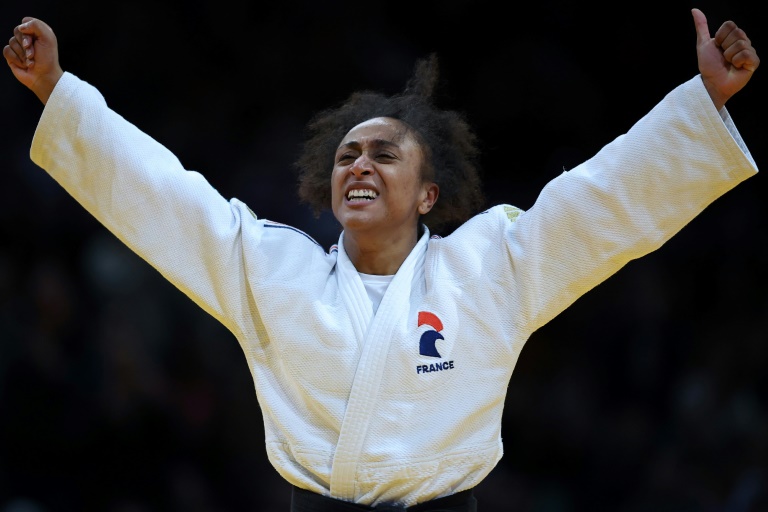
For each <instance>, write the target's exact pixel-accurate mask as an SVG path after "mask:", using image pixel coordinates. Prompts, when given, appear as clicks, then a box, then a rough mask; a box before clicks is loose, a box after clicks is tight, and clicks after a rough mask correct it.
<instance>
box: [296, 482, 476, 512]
mask: <svg viewBox="0 0 768 512" xmlns="http://www.w3.org/2000/svg"><path fill="white" fill-rule="evenodd" d="M364 510H374V511H376V512H477V500H476V499H475V496H474V494H473V492H472V489H468V490H466V491H461V492H458V493H456V494H451V495H450V496H445V497H443V498H437V499H435V500H430V501H425V502H424V503H419V504H418V505H414V506H412V507H399V506H393V505H379V506H378V507H369V506H366V505H358V504H356V503H350V502H348V501H342V500H337V499H335V498H329V497H327V496H323V495H321V494H316V493H314V492H311V491H307V490H306V489H300V488H299V487H295V486H292V489H291V512H360V511H364Z"/></svg>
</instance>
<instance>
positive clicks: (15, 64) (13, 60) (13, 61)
mask: <svg viewBox="0 0 768 512" xmlns="http://www.w3.org/2000/svg"><path fill="white" fill-rule="evenodd" d="M3 57H5V62H7V63H8V65H9V66H11V67H12V68H19V69H27V68H28V67H27V64H26V62H25V61H24V59H21V58H19V56H18V55H17V54H16V52H15V51H13V50H11V47H10V46H6V47H4V48H3Z"/></svg>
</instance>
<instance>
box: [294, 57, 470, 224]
mask: <svg viewBox="0 0 768 512" xmlns="http://www.w3.org/2000/svg"><path fill="white" fill-rule="evenodd" d="M437 79H438V64H437V56H436V55H435V54H431V55H430V56H429V57H427V58H426V59H419V60H418V61H417V62H416V66H415V70H414V73H413V76H412V77H411V78H410V80H408V83H407V84H406V87H405V89H404V91H403V92H401V93H399V94H396V95H393V96H386V95H384V94H381V93H379V92H373V91H361V92H355V93H353V94H352V95H350V96H349V97H348V98H347V100H345V101H344V102H342V103H341V104H340V105H339V106H336V107H333V108H329V109H326V110H323V111H320V112H319V113H317V114H316V115H315V116H314V117H313V118H312V119H311V120H310V122H309V123H308V124H307V131H308V137H307V140H306V141H305V143H304V146H303V149H302V152H301V154H300V156H299V158H298V160H297V161H296V162H295V165H296V167H297V168H298V171H299V198H300V200H301V201H302V202H305V203H307V204H308V205H309V206H310V207H311V208H312V210H313V212H314V214H315V215H316V216H319V215H320V214H321V213H322V212H323V211H324V210H326V209H330V208H331V179H330V174H331V170H332V169H333V162H334V155H335V153H336V149H337V148H338V145H339V142H340V141H341V140H342V139H343V138H344V136H345V135H346V134H347V132H349V130H351V129H352V128H354V127H355V126H357V125H358V124H360V123H362V122H364V121H367V120H369V119H372V118H375V117H391V118H394V119H398V120H400V121H402V122H403V123H405V125H406V126H407V127H408V128H409V129H410V130H413V131H414V132H415V133H416V134H417V137H416V138H417V140H418V141H419V142H420V144H421V145H422V149H423V150H424V154H425V155H426V156H427V158H426V160H427V161H426V162H425V167H424V168H423V169H422V177H423V179H425V180H431V181H434V182H435V183H436V184H437V185H438V186H439V187H440V195H439V198H438V200H437V203H436V204H435V205H434V207H433V208H432V210H430V211H429V212H428V213H427V214H425V215H424V216H423V217H422V218H421V222H423V223H424V224H426V225H427V226H429V228H430V230H431V231H432V232H433V233H437V232H438V231H440V230H444V229H446V230H451V229H453V228H454V227H457V226H458V225H460V224H461V223H463V222H465V221H466V220H467V219H469V218H470V217H471V216H472V215H474V214H475V213H477V212H478V211H480V209H481V208H482V207H483V203H484V200H485V199H484V196H483V192H482V184H481V180H480V168H479V163H478V157H479V155H478V154H479V151H478V147H477V137H476V135H475V134H474V132H473V131H472V129H471V127H470V126H469V124H468V123H467V121H466V120H465V118H464V116H463V114H461V113H459V112H456V111H454V110H443V109H440V108H437V107H436V106H435V105H434V103H433V100H432V97H433V93H434V89H435V85H436V83H437Z"/></svg>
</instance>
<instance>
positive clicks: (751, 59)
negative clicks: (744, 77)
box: [729, 46, 760, 72]
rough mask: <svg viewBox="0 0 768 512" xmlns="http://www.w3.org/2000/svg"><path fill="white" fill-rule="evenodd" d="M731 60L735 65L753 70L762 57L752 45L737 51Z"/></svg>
mask: <svg viewBox="0 0 768 512" xmlns="http://www.w3.org/2000/svg"><path fill="white" fill-rule="evenodd" d="M729 60H730V62H731V64H733V66H734V67H736V68H739V69H746V70H747V71H752V72H754V71H755V70H756V69H757V66H759V65H760V57H758V56H757V52H755V49H754V48H752V47H751V46H750V47H748V48H745V49H743V50H740V51H738V52H736V53H735V54H734V55H733V56H732V57H731V58H730V59H729Z"/></svg>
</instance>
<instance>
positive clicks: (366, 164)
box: [350, 154, 373, 176]
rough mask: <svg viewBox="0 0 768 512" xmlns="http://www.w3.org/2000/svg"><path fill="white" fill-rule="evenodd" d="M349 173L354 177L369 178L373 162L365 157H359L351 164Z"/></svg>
mask: <svg viewBox="0 0 768 512" xmlns="http://www.w3.org/2000/svg"><path fill="white" fill-rule="evenodd" d="M350 172H352V174H354V175H355V176H370V175H371V174H373V162H371V160H370V158H368V156H367V155H364V154H363V155H360V156H359V157H358V158H357V160H355V163H354V164H352V168H351V169H350Z"/></svg>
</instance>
